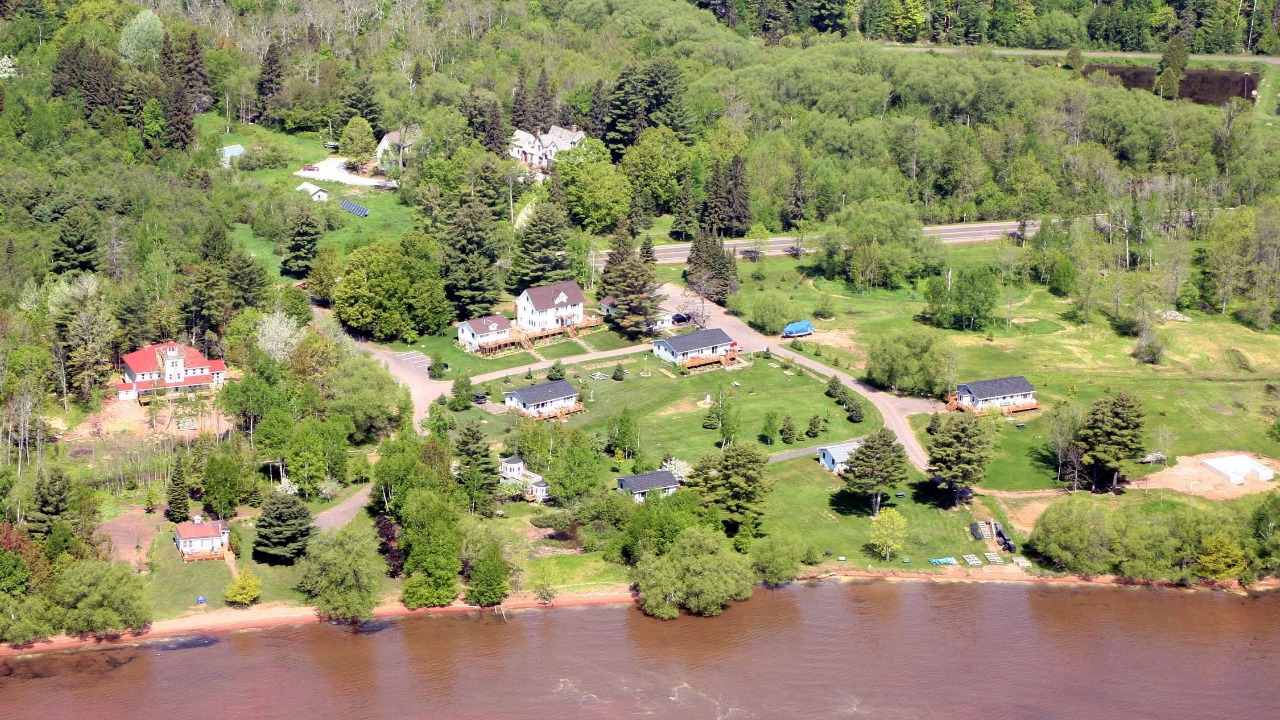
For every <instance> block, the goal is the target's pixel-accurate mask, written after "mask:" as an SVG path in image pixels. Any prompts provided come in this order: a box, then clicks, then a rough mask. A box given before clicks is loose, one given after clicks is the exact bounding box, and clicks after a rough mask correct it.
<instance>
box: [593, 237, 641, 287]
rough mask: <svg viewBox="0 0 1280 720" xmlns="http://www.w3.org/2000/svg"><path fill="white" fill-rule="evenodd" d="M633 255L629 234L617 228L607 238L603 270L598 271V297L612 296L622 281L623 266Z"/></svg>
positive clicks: (633, 250) (633, 248)
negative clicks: (607, 250)
mask: <svg viewBox="0 0 1280 720" xmlns="http://www.w3.org/2000/svg"><path fill="white" fill-rule="evenodd" d="M633 255H635V246H634V245H632V243H631V233H629V232H627V231H626V229H624V228H619V229H618V230H617V231H615V232H614V233H613V234H612V235H610V236H609V253H608V254H607V255H606V256H605V259H604V268H603V269H602V270H601V271H600V296H601V297H606V296H609V295H614V294H615V293H616V292H617V290H618V286H619V284H620V281H621V279H622V273H623V272H624V269H623V266H624V265H626V263H627V260H628V259H629V258H631V257H632V256H633Z"/></svg>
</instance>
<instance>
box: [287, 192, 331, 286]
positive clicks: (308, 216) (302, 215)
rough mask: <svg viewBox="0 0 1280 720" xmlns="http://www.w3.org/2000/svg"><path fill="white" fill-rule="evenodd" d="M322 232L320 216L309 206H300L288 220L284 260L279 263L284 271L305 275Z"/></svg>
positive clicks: (298, 275)
mask: <svg viewBox="0 0 1280 720" xmlns="http://www.w3.org/2000/svg"><path fill="white" fill-rule="evenodd" d="M323 234H324V224H323V221H322V220H321V219H320V217H319V216H318V215H317V214H316V213H315V211H314V210H312V209H311V208H310V206H308V205H302V206H300V207H299V208H298V209H297V210H296V211H295V212H294V214H293V217H292V218H290V220H289V234H288V236H287V237H286V238H285V245H284V253H283V255H284V260H283V261H282V262H281V263H280V265H281V267H282V268H283V269H284V271H285V272H286V273H288V274H290V275H292V276H294V277H304V276H306V274H307V272H308V271H309V270H311V263H312V261H314V260H315V258H316V249H317V248H318V247H319V245H320V236H321V235H323Z"/></svg>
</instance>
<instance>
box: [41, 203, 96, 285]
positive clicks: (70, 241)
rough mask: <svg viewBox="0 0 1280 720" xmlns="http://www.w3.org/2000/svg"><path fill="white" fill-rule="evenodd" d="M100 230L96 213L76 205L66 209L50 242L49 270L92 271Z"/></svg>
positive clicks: (62, 271)
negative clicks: (51, 251) (51, 244)
mask: <svg viewBox="0 0 1280 720" xmlns="http://www.w3.org/2000/svg"><path fill="white" fill-rule="evenodd" d="M100 233H101V228H100V227H99V225H98V218H97V216H96V215H94V214H93V213H91V212H89V211H88V210H86V209H84V208H83V207H81V206H79V205H76V206H75V207H73V208H71V209H70V210H68V211H67V213H66V214H65V215H63V216H62V220H60V221H59V222H58V238H57V240H55V241H54V244H53V258H52V267H53V271H54V272H55V273H78V272H93V271H94V269H96V268H97V265H98V236H99V234H100Z"/></svg>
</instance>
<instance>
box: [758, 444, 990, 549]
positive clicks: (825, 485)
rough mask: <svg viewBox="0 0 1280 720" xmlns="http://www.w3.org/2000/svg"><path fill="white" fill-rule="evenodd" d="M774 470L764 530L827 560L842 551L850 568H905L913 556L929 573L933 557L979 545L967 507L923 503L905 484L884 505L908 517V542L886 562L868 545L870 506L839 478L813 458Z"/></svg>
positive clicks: (791, 462)
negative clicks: (850, 493) (858, 501)
mask: <svg viewBox="0 0 1280 720" xmlns="http://www.w3.org/2000/svg"><path fill="white" fill-rule="evenodd" d="M770 472H771V473H772V475H773V478H774V480H775V481H776V485H775V487H774V490H773V493H772V494H771V495H770V496H769V499H768V501H767V504H766V506H765V519H764V531H765V532H766V533H768V534H776V535H780V536H787V537H792V538H795V539H797V540H799V541H801V542H803V543H805V544H807V545H811V546H813V547H814V548H815V549H817V550H818V551H820V552H830V553H831V556H830V557H828V558H827V560H828V561H834V559H835V558H837V557H840V556H842V555H843V556H845V557H846V558H847V561H846V564H847V565H848V566H850V567H864V566H865V567H895V568H901V567H902V566H903V563H902V558H910V559H911V569H912V570H922V571H926V572H927V571H930V570H932V569H934V568H933V566H932V565H930V564H929V562H928V561H929V558H934V557H945V556H949V555H954V556H956V557H959V556H960V555H961V554H963V553H966V552H973V548H974V547H975V546H974V545H973V544H972V542H971V541H970V540H969V535H968V525H969V523H970V522H972V520H973V518H972V515H971V513H970V512H969V510H968V509H966V508H960V509H957V510H939V509H938V508H936V507H934V506H933V505H930V504H926V503H923V502H919V501H918V500H917V499H916V498H915V497H914V495H915V494H914V491H913V490H912V489H910V488H903V491H904V492H906V497H903V498H897V497H890V498H887V499H886V501H885V504H884V507H893V508H896V509H897V510H898V512H900V513H902V515H903V516H904V517H905V518H906V519H907V542H906V547H905V548H904V550H903V552H902V553H901V555H899V556H895V557H893V558H892V559H890V561H889V562H888V563H886V562H885V561H884V558H883V557H880V556H877V555H875V553H874V552H872V551H871V550H870V549H869V548H868V547H867V544H868V543H869V542H870V537H871V519H870V517H869V515H868V511H867V509H866V508H865V507H862V506H860V505H858V504H856V503H853V502H851V501H850V500H849V499H848V498H847V496H846V495H844V494H843V493H841V492H840V490H841V489H842V487H843V484H842V483H841V482H840V479H839V478H837V477H836V476H835V475H832V474H831V473H829V472H827V471H826V469H825V468H823V467H822V466H821V465H819V464H818V463H817V461H816V460H814V459H812V458H803V459H799V460H790V461H787V462H785V463H779V464H777V465H772V466H770ZM915 477H916V478H917V479H918V478H919V476H918V475H916V476H915Z"/></svg>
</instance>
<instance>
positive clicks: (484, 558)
mask: <svg viewBox="0 0 1280 720" xmlns="http://www.w3.org/2000/svg"><path fill="white" fill-rule="evenodd" d="M509 594H511V565H510V564H508V563H507V561H506V559H504V558H503V557H502V548H501V547H500V546H499V545H498V544H497V543H496V542H491V543H489V544H488V545H486V546H485V548H484V550H483V551H481V553H480V557H478V558H476V561H475V562H474V563H473V564H472V566H471V572H470V573H468V575H467V602H468V603H470V604H472V605H479V606H480V607H493V606H494V605H498V604H500V603H501V602H502V601H503V600H505V599H506V597H507V595H509Z"/></svg>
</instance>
